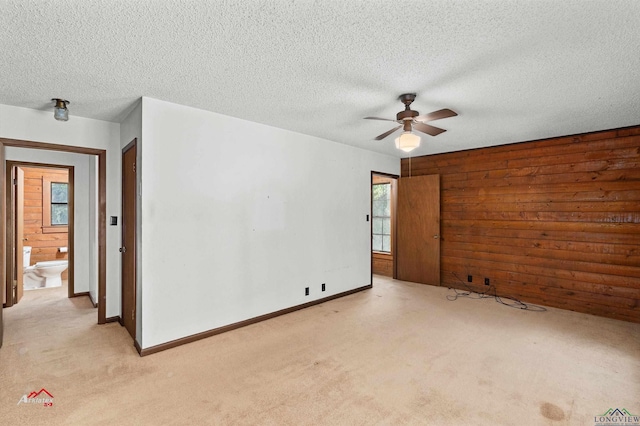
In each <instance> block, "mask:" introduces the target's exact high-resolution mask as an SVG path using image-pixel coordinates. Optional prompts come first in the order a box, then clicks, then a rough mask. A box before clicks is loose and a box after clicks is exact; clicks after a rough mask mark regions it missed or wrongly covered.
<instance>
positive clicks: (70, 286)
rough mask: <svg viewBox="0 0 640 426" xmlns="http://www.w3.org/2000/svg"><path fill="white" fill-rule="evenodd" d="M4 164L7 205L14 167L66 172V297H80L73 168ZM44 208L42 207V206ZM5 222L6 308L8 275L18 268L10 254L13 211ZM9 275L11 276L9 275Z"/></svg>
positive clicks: (12, 243) (43, 164)
mask: <svg viewBox="0 0 640 426" xmlns="http://www.w3.org/2000/svg"><path fill="white" fill-rule="evenodd" d="M5 164H6V173H7V175H6V176H5V182H6V185H5V191H6V194H5V196H6V203H7V205H9V201H10V200H9V199H10V197H11V191H10V190H9V188H10V185H11V182H10V180H11V178H10V176H11V172H12V169H13V168H14V167H22V168H42V169H45V168H46V169H58V170H62V169H64V170H67V173H68V174H69V175H68V183H69V189H70V191H69V202H68V204H69V225H68V233H67V246H68V247H69V256H68V257H69V259H68V260H69V266H68V270H69V272H68V274H67V275H68V280H67V296H68V297H69V298H71V297H76V296H82V295H84V293H83V294H76V293H75V286H74V283H75V277H74V273H73V272H74V270H75V269H74V261H75V255H74V253H75V252H74V247H75V246H74V236H75V229H74V228H75V214H74V207H75V192H74V191H75V184H74V183H75V180H74V178H75V173H74V166H66V165H64V166H63V165H58V164H47V163H31V162H26V161H13V160H6V161H5ZM42 190H43V191H44V188H42ZM42 207H43V208H44V206H42ZM6 220H7V232H6V235H7V240H6V243H5V244H6V245H5V247H7V248H11V250H7V259H6V263H7V276H6V281H5V290H6V294H7V305H6V306H7V308H8V307H10V306H13V304H14V303H13V300H12V301H11V303H9V294H10V293H9V281H10V280H11V277H10V275H12V274H13V272H14V271H13V268H14V267H16V268H17V269H19V268H20V267H19V266H18V265H14V263H15V259H14V258H13V257H14V256H13V253H12V249H13V247H14V245H15V244H17V241H16V240H15V237H16V236H15V235H14V232H13V230H11V231H10V230H9V227H8V225H9V223H13V220H15V218H14V216H13V209H12V210H11V213H9V214H7V216H6ZM10 273H11V274H10Z"/></svg>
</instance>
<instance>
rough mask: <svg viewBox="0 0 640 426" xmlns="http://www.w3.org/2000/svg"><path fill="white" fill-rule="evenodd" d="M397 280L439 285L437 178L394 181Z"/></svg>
mask: <svg viewBox="0 0 640 426" xmlns="http://www.w3.org/2000/svg"><path fill="white" fill-rule="evenodd" d="M397 212H398V220H397V229H398V234H397V235H398V238H397V244H396V248H397V251H396V259H397V260H396V267H397V277H398V279H399V280H404V281H411V282H416V283H422V284H431V285H438V286H439V285H440V175H426V176H417V177H403V178H401V179H399V180H398V210H397Z"/></svg>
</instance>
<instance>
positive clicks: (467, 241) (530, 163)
mask: <svg viewBox="0 0 640 426" xmlns="http://www.w3.org/2000/svg"><path fill="white" fill-rule="evenodd" d="M423 174H440V175H441V182H440V185H441V236H442V239H441V285H444V286H450V287H456V288H460V289H463V288H465V286H470V287H471V288H472V289H474V290H476V291H485V290H487V288H488V287H486V286H485V285H484V278H485V277H486V278H489V279H490V283H491V286H493V287H494V288H495V291H496V292H497V294H499V295H506V296H512V297H515V298H518V299H521V300H523V301H528V302H532V303H538V304H541V305H546V306H552V307H558V308H563V309H569V310H573V311H578V312H584V313H590V314H594V315H601V316H605V317H610V318H616V319H621V320H627V321H633V322H640V126H638V127H633V128H624V129H618V130H612V131H603V132H597V133H589V134H582V135H576V136H568V137H559V138H553V139H546V140H541V141H533V142H523V143H516V144H511V145H502V146H497V147H490V148H482V149H475V150H468V151H461V152H452V153H445V154H438V155H431V156H423V157H416V158H413V159H412V161H411V175H413V176H419V175H423ZM408 175H409V161H408V160H402V176H408ZM468 275H472V276H473V282H472V283H471V284H469V283H467V276H468Z"/></svg>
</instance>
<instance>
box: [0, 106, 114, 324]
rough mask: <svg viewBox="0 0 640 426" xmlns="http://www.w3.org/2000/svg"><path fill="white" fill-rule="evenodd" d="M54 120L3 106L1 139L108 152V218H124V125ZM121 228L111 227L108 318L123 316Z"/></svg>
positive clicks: (44, 114) (47, 115) (49, 115)
mask: <svg viewBox="0 0 640 426" xmlns="http://www.w3.org/2000/svg"><path fill="white" fill-rule="evenodd" d="M70 116H71V118H70V119H69V121H67V122H60V121H56V120H54V119H53V112H52V111H51V110H47V111H38V110H33V109H28V108H19V107H13V106H9V105H2V104H0V137H2V138H9V139H22V140H29V141H37V142H46V143H52V144H60V145H72V146H82V147H88V148H97V149H104V150H106V151H107V170H106V171H107V216H119V215H120V125H119V124H118V123H109V122H106V121H100V120H92V119H89V118H82V117H75V116H74V115H73V109H71V111H70ZM119 230H120V228H119V227H113V226H107V235H106V236H107V303H106V314H107V317H112V316H118V315H119V314H120V253H119V252H118V248H119V244H120V233H119Z"/></svg>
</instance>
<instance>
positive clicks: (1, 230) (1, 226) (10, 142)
mask: <svg viewBox="0 0 640 426" xmlns="http://www.w3.org/2000/svg"><path fill="white" fill-rule="evenodd" d="M7 146H9V147H20V148H31V149H40V150H49V151H61V152H71V153H77V154H89V155H95V156H96V157H97V175H98V185H97V186H98V189H97V199H98V201H97V206H98V207H97V213H98V214H97V216H98V231H97V234H98V235H97V241H98V292H97V294H98V300H97V301H95V302H96V303H97V304H98V324H104V323H106V322H107V318H106V299H107V297H106V271H107V269H106V267H107V256H106V223H107V215H106V204H107V202H106V201H107V195H106V193H107V191H106V189H107V184H106V166H107V151H106V150H103V149H95V148H85V147H78V146H68V145H58V144H49V143H43V142H34V141H25V140H17V139H7V138H0V167H1V168H2V170H1V173H0V188H1V189H2V191H3V194H2V196H1V197H0V200H1V204H0V241H2V242H4V241H6V232H7V208H8V206H7V203H6V194H5V191H6V185H5V179H6V164H5V163H6V161H5V160H6V156H5V147H7ZM6 248H7V247H6V244H4V243H2V244H0V258H1V259H3V260H4V259H6V256H7V250H6ZM2 263H3V265H2V267H0V274H1V276H0V286H1V287H2V288H1V289H0V290H1V291H0V293H4V292H5V291H6V289H5V284H6V277H7V268H6V262H5V261H3V262H2ZM2 329H3V322H2V315H1V313H0V330H2ZM1 336H2V331H0V337H1ZM1 345H2V341H1V340H0V346H1Z"/></svg>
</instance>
